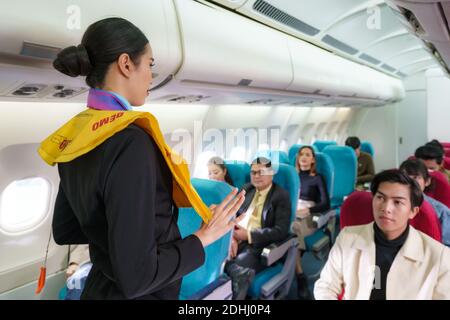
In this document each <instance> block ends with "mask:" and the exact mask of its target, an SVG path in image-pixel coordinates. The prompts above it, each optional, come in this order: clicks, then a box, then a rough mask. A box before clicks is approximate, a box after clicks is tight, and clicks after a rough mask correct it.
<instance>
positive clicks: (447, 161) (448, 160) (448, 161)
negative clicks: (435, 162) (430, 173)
mask: <svg viewBox="0 0 450 320" xmlns="http://www.w3.org/2000/svg"><path fill="white" fill-rule="evenodd" d="M444 168H445V169H447V170H450V156H449V157H444Z"/></svg>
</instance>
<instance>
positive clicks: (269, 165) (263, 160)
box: [251, 157, 272, 168]
mask: <svg viewBox="0 0 450 320" xmlns="http://www.w3.org/2000/svg"><path fill="white" fill-rule="evenodd" d="M254 164H263V165H264V166H265V167H266V168H272V162H271V161H270V160H269V159H267V158H265V157H258V158H256V159H255V160H253V161H252V164H251V166H253V165H254Z"/></svg>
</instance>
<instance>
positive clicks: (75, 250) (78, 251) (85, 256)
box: [69, 244, 90, 265]
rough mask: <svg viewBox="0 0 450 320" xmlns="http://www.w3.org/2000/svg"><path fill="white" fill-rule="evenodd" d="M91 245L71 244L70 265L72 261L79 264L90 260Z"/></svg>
mask: <svg viewBox="0 0 450 320" xmlns="http://www.w3.org/2000/svg"><path fill="white" fill-rule="evenodd" d="M89 260H90V258H89V246H88V245H85V244H83V245H72V246H70V259H69V265H70V264H71V263H76V264H78V265H80V264H83V263H84V262H87V261H89Z"/></svg>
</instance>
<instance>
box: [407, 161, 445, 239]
mask: <svg viewBox="0 0 450 320" xmlns="http://www.w3.org/2000/svg"><path fill="white" fill-rule="evenodd" d="M400 170H402V171H404V172H405V173H406V174H407V175H408V176H409V177H410V178H412V179H414V180H416V182H417V184H418V185H419V186H420V189H421V190H422V192H424V191H425V190H427V188H429V187H430V184H431V177H430V174H429V173H428V169H427V167H426V166H425V164H424V163H423V161H422V160H420V159H408V160H406V161H404V162H403V163H402V164H401V165H400ZM423 197H424V199H425V201H427V202H429V203H430V204H431V205H432V207H433V208H434V211H435V212H436V214H437V217H438V218H439V222H440V224H441V231H442V242H443V243H444V244H445V245H446V246H450V209H449V208H448V207H447V206H446V205H445V204H443V203H442V202H440V201H438V200H435V199H433V198H432V197H429V196H427V195H426V194H425V193H424V194H423Z"/></svg>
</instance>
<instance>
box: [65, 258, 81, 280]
mask: <svg viewBox="0 0 450 320" xmlns="http://www.w3.org/2000/svg"><path fill="white" fill-rule="evenodd" d="M79 267H80V266H79V265H78V263H75V262H72V263H71V264H70V265H69V267H67V270H66V277H67V278H69V277H70V276H72V275H73V274H74V273H75V271H77V270H78V268H79Z"/></svg>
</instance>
